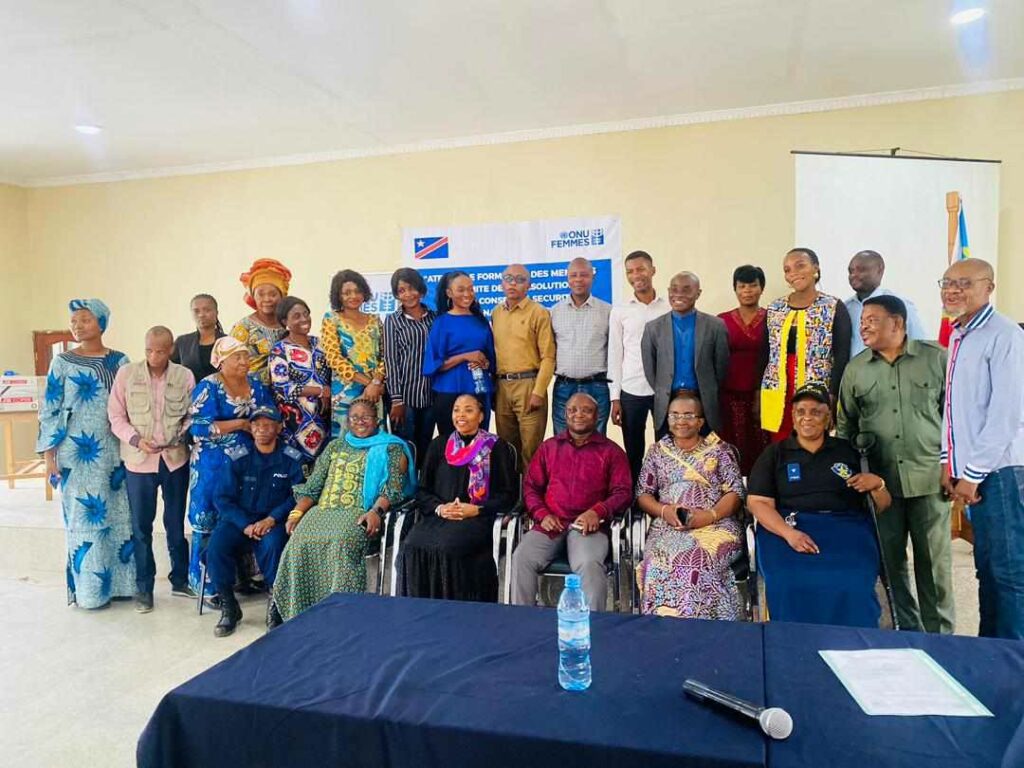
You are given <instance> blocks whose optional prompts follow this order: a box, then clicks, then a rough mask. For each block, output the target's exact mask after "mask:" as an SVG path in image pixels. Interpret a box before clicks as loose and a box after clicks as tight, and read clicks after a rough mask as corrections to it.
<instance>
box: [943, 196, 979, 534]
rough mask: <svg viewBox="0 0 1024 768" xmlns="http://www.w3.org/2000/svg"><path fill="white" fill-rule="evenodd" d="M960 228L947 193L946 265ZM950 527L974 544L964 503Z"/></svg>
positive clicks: (956, 203) (955, 204) (957, 505)
mask: <svg viewBox="0 0 1024 768" xmlns="http://www.w3.org/2000/svg"><path fill="white" fill-rule="evenodd" d="M959 227H960V193H959V192H947V193H946V264H952V263H953V256H954V254H955V253H956V246H957V243H956V241H957V230H958V229H959ZM950 525H951V528H952V530H951V531H950V533H951V534H952V536H953V538H954V539H963V540H964V541H968V542H970V543H971V544H973V543H974V528H973V527H972V526H971V521H970V520H968V519H967V515H966V514H964V504H963V502H962V501H958V502H954V504H953V508H952V510H951V514H950Z"/></svg>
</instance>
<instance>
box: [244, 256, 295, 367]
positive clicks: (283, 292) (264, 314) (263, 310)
mask: <svg viewBox="0 0 1024 768" xmlns="http://www.w3.org/2000/svg"><path fill="white" fill-rule="evenodd" d="M238 279H239V281H240V282H241V283H242V285H244V286H245V296H244V297H243V298H244V299H245V303H246V304H248V305H249V306H250V307H252V308H253V310H255V311H254V312H253V313H252V314H250V315H246V316H245V317H243V318H242V319H241V320H239V321H238V322H237V323H235V324H234V326H232V328H231V335H232V336H234V337H235V338H236V339H238V340H239V341H240V342H242V343H243V344H245V345H246V346H247V347H248V348H249V373H254V374H256V375H257V376H258V377H259V379H260V381H261V382H262V383H263V385H264V386H267V387H269V386H270V371H269V369H268V368H267V358H268V357H269V356H270V349H271V347H273V346H274V345H275V344H277V342H279V341H280V340H281V339H283V338H284V337H285V334H287V333H288V330H287V329H286V328H285V327H284V326H283V325H282V324H281V321H280V320H278V319H277V305H278V304H279V303H280V302H281V299H283V298H284V297H285V296H287V295H288V285H289V284H290V282H291V279H292V273H291V270H289V269H288V267H286V266H285V265H284V264H282V263H281V262H279V261H277V260H275V259H257V260H256V261H254V262H253V263H252V266H251V267H249V270H248V271H247V272H243V273H242V274H241V275H240V276H239V278H238Z"/></svg>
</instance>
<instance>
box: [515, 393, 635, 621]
mask: <svg viewBox="0 0 1024 768" xmlns="http://www.w3.org/2000/svg"><path fill="white" fill-rule="evenodd" d="M597 412H598V404H597V401H596V400H595V399H594V398H593V397H591V396H590V395H588V394H585V393H583V392H578V393H576V394H575V395H573V396H572V397H570V398H569V401H568V402H567V403H566V406H565V421H566V426H567V429H566V431H565V432H562V433H560V434H557V435H555V436H554V437H551V438H548V439H547V440H545V441H544V442H543V443H542V444H541V446H540V448H539V449H538V451H537V453H536V454H535V455H534V457H533V460H532V461H531V462H530V467H529V469H528V470H527V473H526V477H525V479H524V483H523V497H524V499H525V501H526V509H527V512H528V513H529V514H530V516H531V517H532V518H533V520H534V522H535V523H536V525H534V526H533V528H531V529H530V531H528V532H527V533H526V535H525V536H523V541H522V543H521V544H520V545H519V546H518V547H517V548H516V551H515V553H514V554H513V556H512V568H513V574H514V575H513V579H514V581H513V584H514V591H513V598H512V599H513V602H515V604H516V605H534V604H535V603H536V599H537V580H538V575H539V574H540V573H542V572H543V571H544V569H545V568H547V567H548V566H549V565H550V564H551V562H552V561H554V560H555V559H556V558H558V557H560V556H563V555H565V554H566V553H568V558H569V567H570V568H571V569H572V571H573V573H578V574H579V575H580V577H581V579H582V581H583V592H584V593H585V594H586V596H587V603H588V605H589V606H590V610H592V611H595V610H603V609H604V607H605V601H606V599H607V592H608V587H607V584H606V583H605V567H604V561H605V558H606V557H607V556H608V534H607V524H608V521H609V520H611V518H612V516H613V515H615V514H616V513H617V512H621V511H623V510H625V509H626V508H627V507H628V506H629V504H630V502H632V500H633V493H632V475H631V474H630V471H629V460H628V459H627V458H626V453H625V452H624V451H623V450H622V449H621V448H620V447H619V446H618V445H616V444H615V443H613V442H612V441H611V440H609V439H608V438H607V437H605V436H604V435H602V434H601V433H600V432H598V431H597Z"/></svg>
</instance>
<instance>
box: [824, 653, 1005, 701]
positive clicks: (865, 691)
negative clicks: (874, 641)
mask: <svg viewBox="0 0 1024 768" xmlns="http://www.w3.org/2000/svg"><path fill="white" fill-rule="evenodd" d="M818 653H819V654H821V658H823V659H824V660H825V663H826V664H828V665H829V667H831V669H832V671H833V672H834V673H835V675H836V677H838V678H839V681H840V682H841V683H842V684H843V685H844V686H845V687H846V690H847V691H848V692H849V693H850V695H851V696H853V698H854V700H855V701H856V702H857V703H858V704H859V705H860V708H861V709H863V710H864V712H865V714H868V715H905V716H913V715H945V716H947V717H992V716H993V715H992V713H991V712H989V710H988V708H986V707H985V705H984V704H982V703H981V702H980V701H978V700H977V699H976V698H974V696H972V695H971V693H970V691H968V690H967V689H966V688H964V687H963V686H962V685H960V683H958V682H957V681H956V680H955V679H953V677H952V676H951V675H950V674H949V673H948V672H947V671H946V670H945V669H943V668H942V667H941V666H939V664H938V663H937V662H936V661H935V659H933V658H932V657H931V656H929V655H928V654H927V653H925V652H924V651H921V650H918V649H916V648H875V649H871V650H866V651H818Z"/></svg>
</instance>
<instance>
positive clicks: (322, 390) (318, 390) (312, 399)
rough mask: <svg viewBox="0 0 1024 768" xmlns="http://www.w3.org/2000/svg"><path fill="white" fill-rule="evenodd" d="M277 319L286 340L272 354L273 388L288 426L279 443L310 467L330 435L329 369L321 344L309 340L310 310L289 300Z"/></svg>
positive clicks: (313, 338)
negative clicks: (292, 449)
mask: <svg viewBox="0 0 1024 768" xmlns="http://www.w3.org/2000/svg"><path fill="white" fill-rule="evenodd" d="M277 319H278V320H280V321H281V325H283V326H284V327H285V328H286V329H287V330H288V335H287V336H285V337H284V338H283V339H281V340H280V341H279V342H277V344H275V345H274V346H273V348H272V349H271V350H270V362H269V365H268V368H269V369H270V387H271V390H272V391H273V393H274V399H275V400H276V401H277V407H278V409H279V410H280V411H281V416H282V418H283V420H284V429H283V430H282V431H281V439H282V440H284V441H285V442H286V443H287V444H288V445H290V446H292V447H293V448H295V450H297V451H299V453H301V454H302V456H303V464H305V465H306V467H307V468H308V467H311V466H312V464H313V462H314V461H315V460H316V457H317V456H319V455H320V451H321V450H322V449H323V447H324V445H325V444H326V442H327V438H328V437H329V436H330V434H331V367H330V366H329V365H328V364H327V357H326V356H325V355H324V352H323V350H322V349H320V340H319V339H318V338H317V337H316V336H310V335H309V329H310V328H311V327H312V320H311V319H310V314H309V305H308V304H306V302H304V301H303V300H302V299H299V298H296V297H295V296H286V297H285V298H283V299H281V303H280V304H278V305H277Z"/></svg>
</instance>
